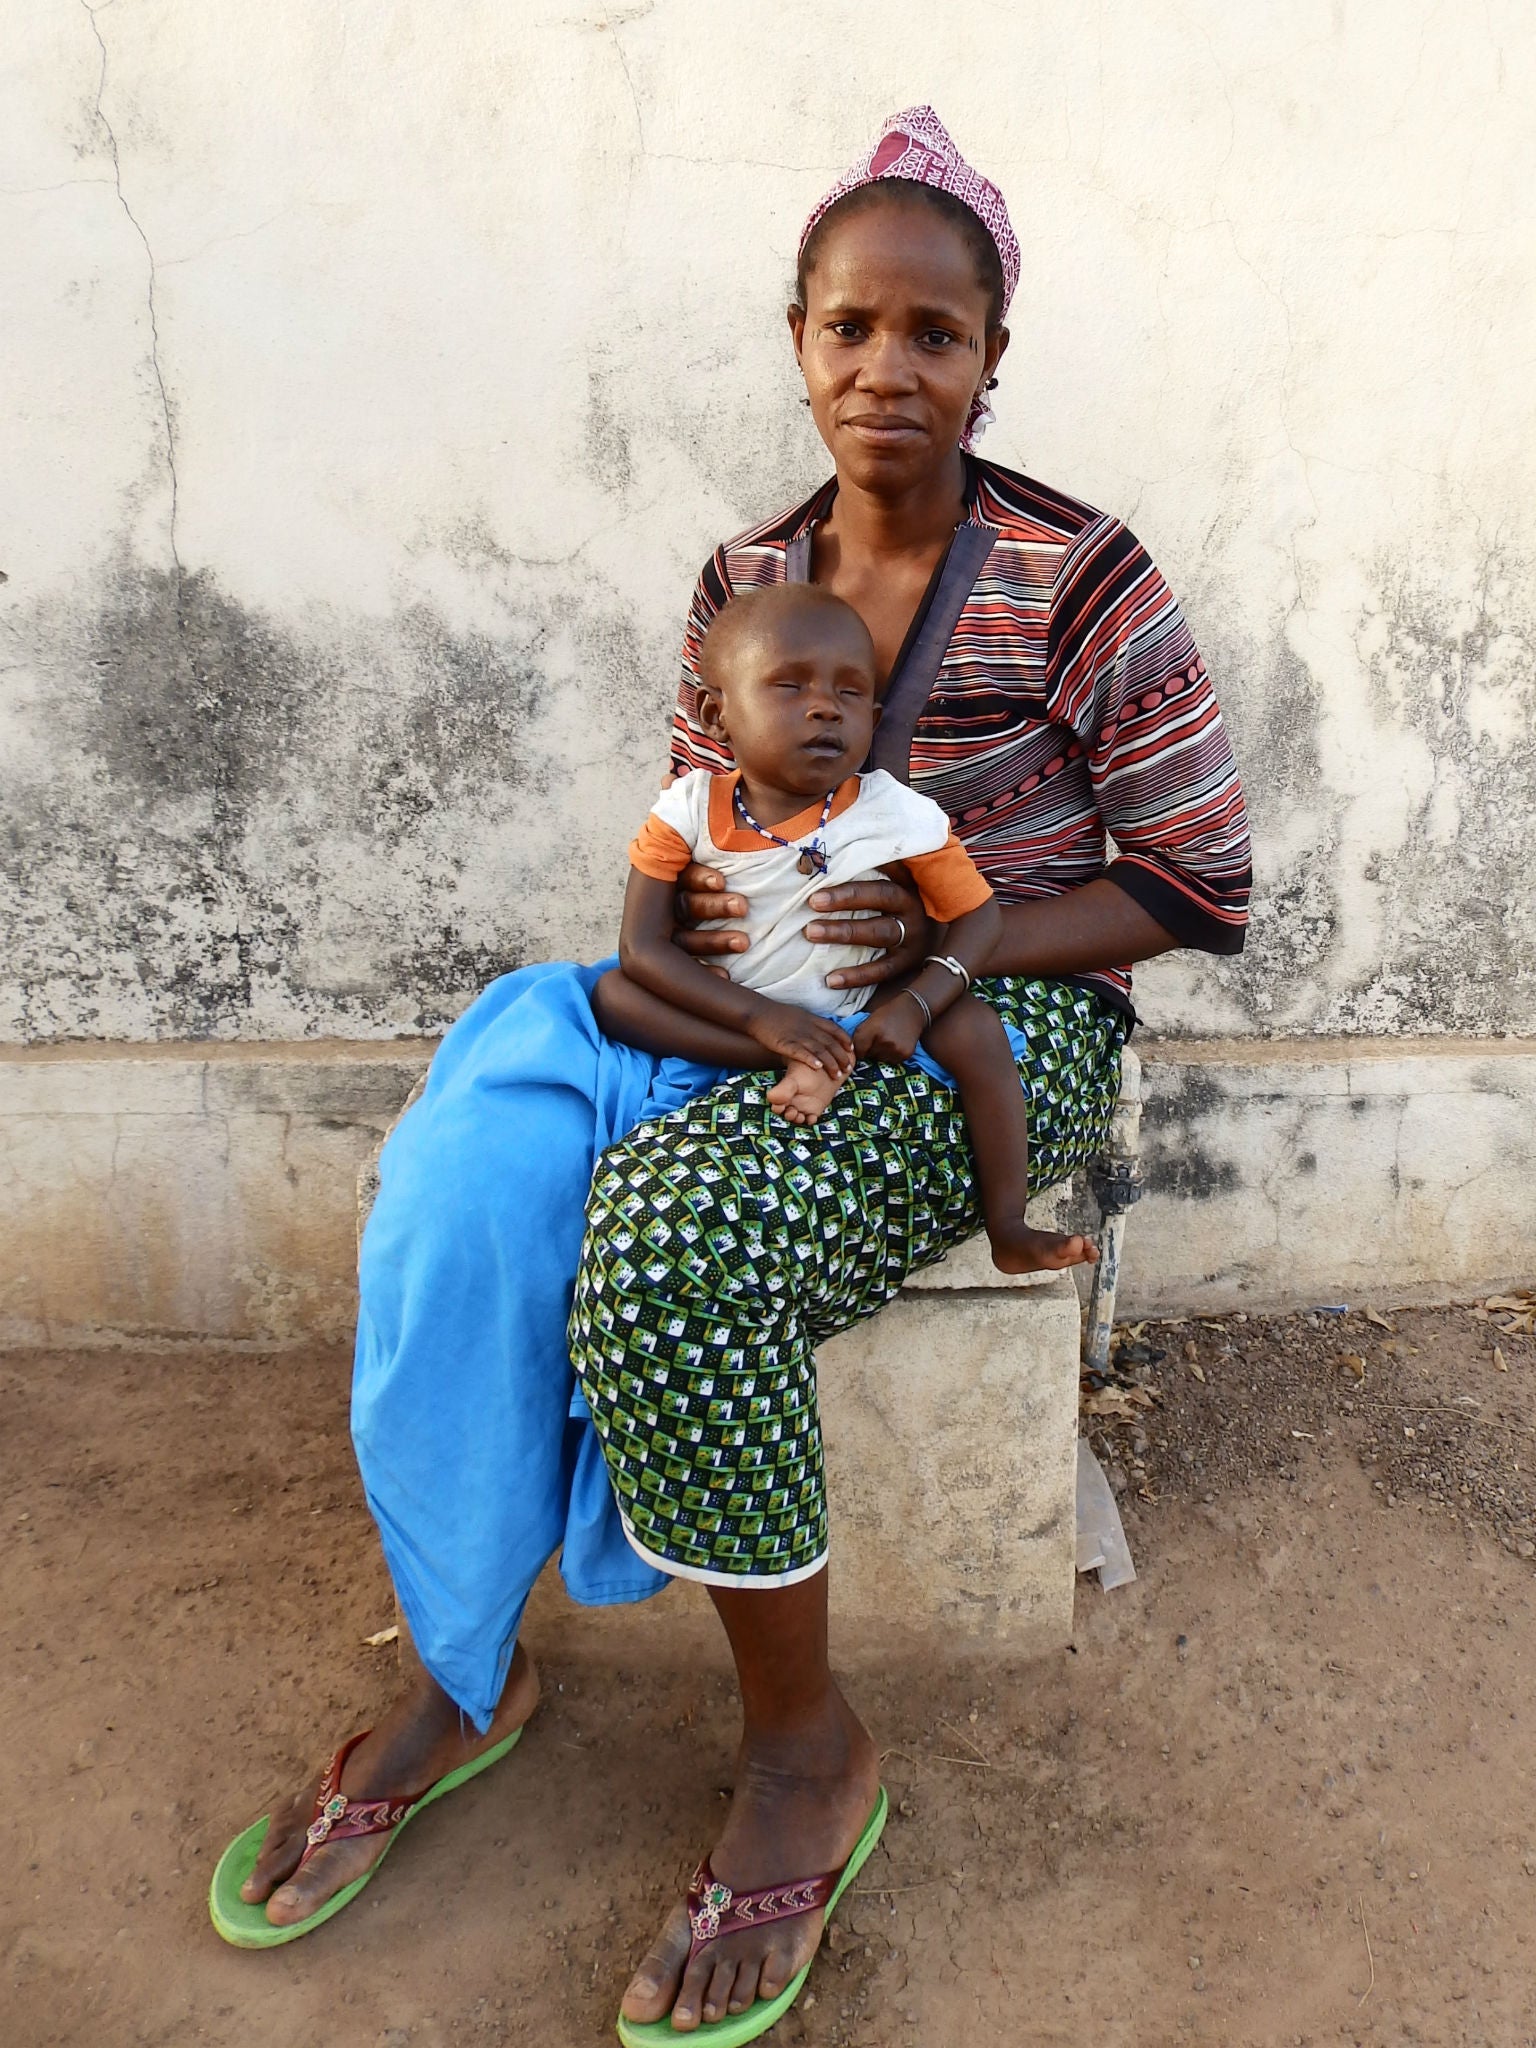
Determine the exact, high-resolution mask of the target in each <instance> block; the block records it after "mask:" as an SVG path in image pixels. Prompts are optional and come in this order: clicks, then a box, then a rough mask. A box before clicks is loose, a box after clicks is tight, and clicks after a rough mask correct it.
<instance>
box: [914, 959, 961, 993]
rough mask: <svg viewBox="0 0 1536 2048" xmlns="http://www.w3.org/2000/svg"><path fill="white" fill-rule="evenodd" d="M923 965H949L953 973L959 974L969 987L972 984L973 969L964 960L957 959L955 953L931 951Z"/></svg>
mask: <svg viewBox="0 0 1536 2048" xmlns="http://www.w3.org/2000/svg"><path fill="white" fill-rule="evenodd" d="M923 965H924V966H925V967H947V968H948V969H949V971H950V973H951V974H955V975H958V976H959V978H960V980H961V981H962V982H963V983H964V984H965V986H966V988H967V989H969V987H970V985H971V970H970V969H969V968H968V967H967V966H966V964H965V962H964V961H963V960H957V959H956V958H955V956H954V954H953V953H930V954H928V955H927V957H926V958H925V959H924V961H923Z"/></svg>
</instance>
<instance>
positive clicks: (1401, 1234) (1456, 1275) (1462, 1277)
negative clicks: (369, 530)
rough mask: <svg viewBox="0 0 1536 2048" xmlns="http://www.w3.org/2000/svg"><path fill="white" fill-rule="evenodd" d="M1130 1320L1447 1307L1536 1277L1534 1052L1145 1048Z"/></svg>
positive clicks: (1196, 1044) (1513, 1048)
mask: <svg viewBox="0 0 1536 2048" xmlns="http://www.w3.org/2000/svg"><path fill="white" fill-rule="evenodd" d="M1137 1047H1138V1050H1139V1052H1140V1054H1141V1060H1142V1070H1143V1077H1144V1078H1143V1088H1144V1094H1145V1102H1146V1107H1145V1110H1144V1113H1143V1118H1142V1165H1143V1171H1144V1173H1145V1176H1146V1184H1147V1194H1146V1197H1145V1199H1144V1200H1143V1201H1142V1202H1141V1203H1140V1204H1139V1205H1138V1207H1137V1208H1136V1210H1135V1211H1134V1212H1133V1215H1132V1217H1131V1222H1130V1228H1129V1229H1128V1231H1127V1234H1126V1253H1125V1267H1124V1272H1123V1276H1122V1280H1121V1292H1120V1299H1121V1303H1122V1305H1123V1308H1124V1310H1125V1311H1126V1312H1128V1313H1146V1312H1149V1311H1154V1310H1167V1311H1177V1310H1182V1309H1188V1308H1206V1309H1223V1308H1252V1307H1260V1308H1285V1307H1291V1306H1295V1305H1297V1304H1304V1303H1307V1302H1313V1301H1343V1300H1351V1299H1352V1300H1356V1301H1367V1302H1370V1301H1381V1300H1383V1299H1393V1300H1411V1299H1425V1300H1446V1299H1449V1298H1452V1297H1455V1296H1457V1295H1465V1294H1473V1293H1479V1292H1482V1291H1484V1290H1485V1289H1488V1288H1492V1287H1495V1286H1498V1285H1500V1284H1502V1283H1504V1282H1507V1281H1511V1280H1518V1279H1527V1280H1528V1279H1529V1278H1530V1277H1531V1274H1532V1272H1533V1270H1536V1204H1533V1201H1532V1190H1533V1189H1536V1043H1533V1042H1532V1041H1531V1040H1529V1039H1502V1040H1479V1039H1450V1038H1421V1039H1376V1040H1365V1041H1362V1040H1358V1039H1337V1040H1305V1039H1303V1040H1295V1039H1292V1040H1284V1041H1277V1042H1266V1041H1258V1042H1255V1041H1250V1040H1246V1039H1225V1040H1204V1041H1171V1042H1170V1041H1163V1042H1161V1043H1159V1042H1157V1041H1153V1040H1147V1039H1138V1040H1137Z"/></svg>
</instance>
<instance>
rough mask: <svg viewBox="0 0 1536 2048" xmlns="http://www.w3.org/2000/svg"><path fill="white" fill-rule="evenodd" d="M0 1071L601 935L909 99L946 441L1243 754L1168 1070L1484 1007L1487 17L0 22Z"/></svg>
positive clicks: (1516, 554)
mask: <svg viewBox="0 0 1536 2048" xmlns="http://www.w3.org/2000/svg"><path fill="white" fill-rule="evenodd" d="M0 29H3V32H4V40H5V46H6V50H7V64H6V67H5V77H4V80H3V82H0V223H3V231H0V303H3V305H4V308H5V318H4V321H3V322H0V394H3V396H0V404H3V417H4V420H5V435H4V446H5V463H4V480H5V481H4V490H3V493H0V571H3V572H4V574H5V576H6V578H7V581H6V582H5V584H4V586H3V588H0V772H3V777H4V800H3V818H0V841H3V845H4V860H3V870H0V893H3V896H4V909H3V913H0V917H3V925H0V929H3V931H4V944H3V957H0V985H3V988H0V1037H4V1038H8V1039H12V1040H23V1041H43V1040H49V1039H56V1038H69V1037H87V1038H90V1037H101V1038H116V1039H157V1038H205V1037H212V1038H252V1039H260V1038H269V1039H284V1038H298V1037H305V1036H315V1035H338V1036H351V1037H386V1036H390V1035H394V1034H399V1033H409V1032H414V1031H419V1030H429V1029H432V1028H435V1027H436V1026H438V1025H439V1024H441V1023H442V1022H443V1021H444V1020H445V1019H446V1018H448V1017H451V1016H452V1015H454V1014H456V1013H457V1011H458V1010H459V1009H461V1008H462V1007H463V1005H464V1003H465V1002H466V1001H467V1000H468V998H469V997H470V996H471V995H472V994H473V993H474V991H475V990H476V989H477V988H478V987H479V986H480V985H481V984H483V982H484V981H485V980H486V979H487V978H488V977H489V976H490V975H491V974H492V973H494V972H496V971H497V970H499V969H500V968H501V967H503V966H507V965H512V964H516V963H517V962H519V961H521V960H524V959H529V958H539V957H546V956H549V955H552V954H553V955H558V954H571V953H575V954H581V955H586V956H593V955H595V954H597V953H598V952H600V951H602V950H606V949H607V947H608V945H609V944H610V943H611V940H612V936H613V932H614V928H615V919H616V914H617V907H618V902H619V897H620V893H621V886H622V878H623V864H622V849H623V846H624V843H625V841H626V839H627V838H628V836H629V834H630V832H631V831H632V829H633V826H634V823H635V821H636V819H637V818H638V816H639V815H640V814H641V812H642V811H643V809H644V807H645V805H646V803H647V802H648V800H649V797H650V794H651V793H652V789H653V786H654V778H655V775H656V772H657V769H658V767H659V764H660V760H661V755H662V736H663V730H664V723H665V716H666V711H667V707H668V703H669V700H670V696H671V692H672V689H673V685H674V676H675V648H676V642H677V637H678V630H679V623H680V620H681V617H682V613H683V610H684V607H685V605H686V602H687V597H688V592H689V588H690V585H691V580H692V577H693V575H694V573H695V571H696V569H697V566H698V563H699V561H700V560H701V559H702V558H703V556H704V554H705V553H706V551H707V550H708V548H709V547H710V546H711V545H712V544H713V543H714V542H715V540H717V539H718V538H719V537H720V536H722V535H723V534H725V533H727V532H730V531H732V530H734V529H735V528H736V527H738V526H740V525H742V524H743V523H745V522H746V521H747V520H748V519H749V518H752V517H755V516H757V515H759V514H761V513H763V512H765V511H768V510H771V509H773V508H774V507H776V506H777V505H779V504H781V503H784V502H787V501H788V500H789V499H791V498H792V497H794V496H796V495H798V494H800V493H802V492H803V491H804V490H805V489H806V488H808V486H809V485H810V484H811V483H812V482H813V481H814V480H815V479H816V478H817V477H818V476H819V475H820V474H821V473H822V471H823V468H824V458H823V456H822V453H821V451H820V449H819V445H818V444H816V443H815V441H814V438H813V435H812V433H811V430H810V428H809V425H808V422H807V418H806V415H805V414H804V412H803V410H802V409H801V408H800V407H799V406H798V405H797V404H796V403H795V391H796V387H795V381H794V377H793V373H792V364H791V360H790V356H789V350H788V346H787V342H786V340H785V337H784V332H783V321H782V306H783V302H784V299H785V296H786V293H785V286H786V281H787V278H788V274H789V270H790V266H791V261H792V255H793V247H794V241H795V236H796V232H797V229H798V225H799V222H800V219H801V217H802V216H803V214H804V212H805V210H806V208H807V206H808V205H809V203H810V202H811V201H812V200H813V199H814V197H815V196H816V195H817V194H818V193H819V192H820V190H821V189H822V188H823V187H824V186H825V184H826V183H827V182H828V181H829V179H830V177H831V176H832V175H833V174H834V173H835V172H836V171H837V170H838V169H839V168H840V167H841V166H842V165H843V163H844V162H845V161H846V160H847V159H848V158H849V157H851V156H852V154H853V153H854V152H855V150H856V149H857V148H858V147H859V146H860V144H861V143H862V142H863V141H864V140H865V139H866V138H867V136H868V134H869V133H870V131H871V128H872V126H873V124H874V123H875V122H876V120H877V119H878V117H879V116H880V115H881V114H883V113H884V112H886V111H888V110H890V109H891V108H894V107H896V106H899V105H901V104H904V103H906V102H908V101H910V100H912V99H921V98H928V99H932V100H933V101H934V102H935V104H936V105H937V106H938V107H939V109H940V111H941V112H942V113H943V114H944V116H945V117H946V119H948V120H949V122H950V123H951V125H952V126H953V128H954V129H955V131H956V132H957V135H958V138H959V139H960V141H961V143H962V145H963V146H964V147H966V148H967V149H968V151H970V153H971V154H972V155H973V156H974V157H975V159H976V160H977V161H978V162H979V163H981V164H982V165H983V166H984V167H985V168H986V169H988V170H989V171H990V172H992V173H993V174H994V175H995V176H996V177H997V178H998V179H999V181H1000V182H1001V183H1002V184H1003V186H1004V187H1005V189H1006V191H1007V193H1008V195H1009V199H1010V202H1011V204H1012V207H1013V211H1014V216H1015V220H1016V223H1017V226H1018V228H1019V233H1020V239H1021V242H1022V244H1023V249H1024V282H1023V285H1022V288H1021V290H1020V293H1019V298H1018V301H1017V304H1016V307H1015V311H1014V318H1013V328H1014V342H1013V347H1012V350H1011V352H1010V354H1009V357H1008V359H1007V362H1006V364H1005V367H1004V376H1003V386H1002V390H1001V392H1000V393H999V405H998V414H999V424H998V425H997V427H996V428H994V429H993V431H992V434H991V436H990V437H989V439H988V441H987V442H986V444H985V445H986V449H987V452H988V453H990V454H993V455H995V456H996V457H997V458H998V459H1000V460H1002V461H1004V462H1008V463H1011V464H1015V465H1017V466H1021V467H1029V468H1031V469H1032V470H1034V471H1035V472H1036V473H1037V474H1039V475H1041V476H1043V477H1045V478H1047V479H1048V480H1050V481H1051V482H1053V483H1056V484H1059V485H1061V486H1063V487H1065V488H1068V489H1070V490H1073V491H1075V492H1077V493H1079V494H1080V495H1082V496H1085V497H1087V498H1089V499H1091V500H1093V501H1094V502H1096V503H1098V504H1101V505H1104V506H1106V507H1108V508H1110V509H1112V510H1114V511H1117V512H1120V513H1122V514H1124V515H1125V516H1126V517H1127V518H1128V519H1129V520H1130V521H1131V523H1132V524H1133V525H1134V526H1135V528H1136V529H1137V531H1138V532H1139V533H1140V535H1141V537H1142V538H1143V539H1144V540H1145V541H1146V542H1147V544H1148V545H1149V546H1150V547H1151V549H1152V551H1153V553H1154V554H1155V555H1156V556H1157V558H1158V559H1159V561H1160V562H1161V563H1162V565H1163V567H1164V568H1165V570H1166V571H1167V573H1168V575H1169V577H1170V579H1171V581H1172V582H1173V584H1174V587H1175V588H1176V589H1177V590H1178V591H1179V592H1180V593H1181V595H1182V596H1183V597H1184V599H1185V601H1186V604H1187V606H1188V608H1189V610H1190V613H1191V615H1192V618H1193V621H1194V624H1195V628H1196V631H1197V633H1198V635H1199V637H1200V639H1201V641H1202V643H1203V645H1204V647H1205V650H1206V653H1207V656H1208V658H1209V661H1210V664H1211V667H1212V669H1213V672H1214V673H1215V675H1216V677H1217V680H1218V684H1219V687H1220V690H1221V694H1222V697H1223V700H1224V703H1225V706H1226V709H1227V711H1228V714H1229V717H1230V721H1231V724H1232V727H1233V730H1234V735H1235V738H1236V742H1237V745H1238V750H1239V756H1240V759H1241V761H1242V764H1243V767H1244V769H1245V772H1246V776H1247V781H1248V786H1249V791H1250V797H1251V802H1252V809H1253V814H1254V822H1255V831H1256V840H1257V850H1258V897H1257V908H1256V914H1255V920H1254V929H1253V934H1252V938H1251V940H1250V950H1249V953H1248V954H1247V955H1246V956H1245V957H1244V958H1243V959H1241V960H1238V961H1235V962H1222V963H1217V962H1212V961H1209V960H1206V959H1203V958H1198V957H1190V958H1184V959H1178V960H1173V961H1164V962H1159V963H1157V964H1156V965H1155V966H1153V967H1151V968H1149V969H1147V970H1145V971H1144V973H1143V974H1142V976H1141V977H1140V989H1141V996H1142V1002H1143V1007H1144V1009H1145V1010H1146V1012H1147V1014H1148V1016H1149V1018H1150V1019H1151V1020H1152V1021H1153V1022H1154V1023H1155V1024H1156V1025H1157V1026H1158V1027H1159V1028H1160V1029H1161V1030H1162V1031H1163V1032H1165V1033H1167V1032H1170V1031H1172V1032H1180V1031H1183V1032H1189V1033H1204V1034H1215V1033H1226V1034H1235V1035H1238V1036H1243V1035H1253V1034H1288V1033H1299V1034H1305V1033H1314V1032H1316V1033H1330V1034H1353V1033H1359V1034H1380V1033H1397V1032H1420V1033H1443V1032H1455V1033H1461V1034H1471V1035H1474V1036H1477V1035H1490V1034H1500V1033H1523V1034H1530V1033H1533V1032H1536V910H1533V897H1532V891H1531V889H1530V886H1529V882H1528V872H1529V854H1528V849H1529V845H1530V842H1531V836H1532V826H1533V823H1536V816H1533V813H1536V670H1533V646H1532V642H1533V637H1536V594H1533V592H1536V582H1533V577H1532V573H1531V572H1532V566H1533V562H1536V499H1533V495H1532V492H1531V489H1530V477H1531V463H1532V457H1533V455H1536V421H1533V415H1536V376H1533V374H1532V358H1533V356H1536V331H1533V330H1536V321H1533V311H1536V275H1533V264H1532V260H1531V259H1532V249H1533V239H1536V238H1533V227H1532V193H1533V191H1536V178H1533V171H1536V162H1533V157H1536V145H1533V135H1536V131H1533V128H1532V123H1531V119H1530V108H1531V106H1532V104H1533V103H1536V21H1533V18H1532V14H1531V10H1530V9H1529V7H1528V6H1526V5H1524V4H1521V0H1488V4H1486V5H1481V6H1478V7H1475V8H1469V9H1452V8H1449V7H1445V6H1431V5H1427V4H1423V0H1348V4H1346V0H1296V4H1290V5H1286V6H1283V7H1278V8H1273V9H1262V10H1256V9H1249V8H1246V7H1243V6H1240V5H1238V4H1237V0H1182V4H1179V0H1134V4H1132V0H1101V4H1098V5H1094V4H1089V5H1087V6H1084V7H1080V8H1074V9H1065V8H1045V7H1017V8H1001V7H998V6H997V5H996V4H992V0H989V4H985V5H978V4H973V0H955V4H951V5H949V6H947V7H946V8H944V9H942V10H938V11H936V10H934V9H933V8H932V7H931V6H930V5H927V4H917V0H887V5H886V6H884V7H883V8H882V9H881V10H880V11H879V15H878V26H877V25H876V18H875V17H872V16H871V14H870V12H869V10H868V9H867V8H865V7H862V6H853V5H840V4H834V0H821V4H818V5H815V6H810V5H804V4H800V0H789V4H785V0H776V4H773V5H768V4H765V0H738V4H736V5H735V6H733V8H732V9H731V14H730V32H729V33H728V34H727V33H724V32H723V30H722V15H721V10H720V9H719V8H718V7H717V6H714V5H708V4H705V0H656V4H653V5H648V6H647V5H616V6H614V7H612V8H609V9H601V8H596V7H583V6H581V5H580V4H576V0H568V4H566V5H563V6H560V7H555V6H552V5H544V4H541V0H520V4H518V5H516V6H513V7H508V6H505V5H491V4H488V0H454V4H453V5H451V6H450V5H449V4H447V0H422V4H418V5H415V6H412V7H407V6H405V5H403V4H382V0H381V4H374V5H363V6H356V5H354V6H351V7H347V8H342V7H339V6H335V5H329V4H307V5H299V4H296V0H267V4H265V5H263V6H262V7H260V8H258V7H256V6H255V5H254V4H252V0H232V4H229V5H226V6H224V7H221V8H219V9H217V10H208V9H205V8H200V7H196V6H194V5H192V4H191V0H101V4H99V5H87V4H85V0H0Z"/></svg>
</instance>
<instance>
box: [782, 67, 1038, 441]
mask: <svg viewBox="0 0 1536 2048" xmlns="http://www.w3.org/2000/svg"><path fill="white" fill-rule="evenodd" d="M881 178H909V179H910V180H911V181H912V182H913V183H914V184H916V185H937V186H938V188H939V190H940V191H941V192H948V193H949V194H950V195H951V196H952V197H953V198H955V199H958V200H960V201H961V202H962V203H963V204H964V205H966V206H968V207H969V208H970V209H971V211H972V213H974V214H975V216H976V218H977V219H978V220H979V221H980V222H981V224H982V226H983V227H984V228H985V229H986V231H987V233H988V234H989V235H990V236H991V237H992V240H993V242H994V243H995V244H996V245H997V254H998V258H999V260H1000V262H1001V263H1002V266H1003V304H1002V317H1003V318H1004V319H1006V318H1007V314H1008V307H1009V303H1010V302H1011V300H1012V298H1013V294H1014V289H1015V287H1016V286H1017V284H1018V282H1019V240H1018V236H1017V235H1015V233H1014V232H1013V223H1012V221H1010V220H1009V218H1008V208H1007V206H1006V205H1005V204H1004V202H1003V195H1002V193H1001V192H999V191H998V189H997V187H996V186H995V185H994V184H993V183H992V181H991V180H990V179H989V178H984V177H983V176H982V175H981V173H980V172H979V171H974V170H972V168H971V166H970V165H969V164H968V163H967V162H966V160H965V158H964V157H963V156H962V155H961V154H960V152H959V150H958V149H956V147H955V145H954V143H953V142H952V141H951V140H950V135H949V130H948V129H947V128H946V127H945V126H944V123H943V122H942V121H941V120H940V119H939V117H938V115H937V114H936V113H935V112H934V111H933V109H932V107H908V108H907V110H906V112H905V113H902V114H892V115H891V116H890V117H889V119H888V120H887V121H886V123H885V125H884V127H883V128H882V129H881V130H880V133H879V134H878V135H877V136H876V137H875V140H874V143H873V145H872V146H871V147H870V149H868V150H867V151H866V152H865V154H864V155H863V156H861V157H860V158H859V160H858V162H857V163H856V164H854V165H853V167H852V169H851V170H848V171H846V172H844V174H843V176H842V177H841V178H839V179H838V181H837V183H836V184H835V185H834V186H833V187H832V189H831V191H830V192H828V193H827V194H826V196H825V197H824V198H823V199H820V200H818V202H817V204H816V205H815V206H814V207H813V208H812V209H811V215H810V218H809V220H807V222H806V224H805V226H804V227H803V228H802V229H801V231H800V248H801V250H802V252H803V251H804V248H805V245H806V243H807V242H808V241H809V240H810V236H811V230H812V229H813V228H814V227H815V225H816V223H817V221H819V220H820V219H821V217H822V215H823V214H824V213H825V212H826V211H827V209H828V208H829V207H832V206H835V205H836V204H837V202H838V200H839V199H844V198H846V197H847V195H848V194H849V193H850V192H857V191H858V190H859V188H860V186H861V185H873V184H874V183H875V182H876V181H877V180H878V179H881ZM991 417H992V408H991V406H990V405H988V403H987V401H986V398H985V397H984V395H983V394H982V393H981V392H979V391H978V392H977V394H976V396H975V398H974V399H973V400H972V401H971V410H970V415H969V417H968V418H967V420H966V423H965V432H964V434H963V435H962V436H961V446H962V447H965V448H969V447H970V445H971V443H972V441H973V440H974V438H975V436H976V435H977V434H978V433H979V432H980V431H981V429H982V427H984V426H985V425H986V423H987V421H988V420H990V419H991Z"/></svg>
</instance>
